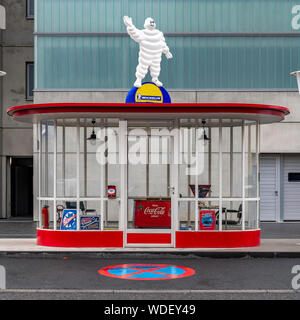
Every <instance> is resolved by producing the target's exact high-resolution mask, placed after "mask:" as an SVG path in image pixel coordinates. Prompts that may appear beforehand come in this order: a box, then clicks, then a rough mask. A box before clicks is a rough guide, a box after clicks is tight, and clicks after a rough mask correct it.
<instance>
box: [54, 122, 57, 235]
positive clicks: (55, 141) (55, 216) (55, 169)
mask: <svg viewBox="0 0 300 320" xmlns="http://www.w3.org/2000/svg"><path fill="white" fill-rule="evenodd" d="M53 130H54V135H53V155H54V157H53V199H54V203H53V225H54V230H56V229H57V228H56V220H57V212H56V197H57V195H56V181H57V168H56V167H57V125H56V120H54V124H53Z"/></svg>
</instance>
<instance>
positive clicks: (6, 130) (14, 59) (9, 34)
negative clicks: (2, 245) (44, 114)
mask: <svg viewBox="0 0 300 320" xmlns="http://www.w3.org/2000/svg"><path fill="white" fill-rule="evenodd" d="M0 4H1V5H2V6H3V7H4V8H5V11H6V29H5V30H2V31H1V47H0V51H1V53H0V55H1V68H0V69H1V70H3V71H5V72H6V75H5V76H4V77H1V79H0V87H1V100H0V101H1V102H0V103H1V120H0V121H1V128H0V137H1V143H0V154H1V170H0V172H1V197H0V199H1V200H0V201H1V206H0V208H1V212H0V218H9V217H25V216H28V217H32V201H31V199H32V193H33V192H32V182H31V181H32V166H33V163H32V153H33V148H32V126H31V125H27V124H20V123H16V122H15V121H12V119H10V117H8V116H7V114H6V110H7V108H9V107H10V106H12V105H17V104H27V103H32V100H33V96H32V89H33V82H32V80H33V78H32V77H33V72H32V71H31V70H29V69H30V68H32V65H33V61H34V49H33V21H34V20H33V12H32V11H31V10H32V8H33V5H34V3H33V1H29V0H28V1H25V0H13V1H10V0H3V1H0Z"/></svg>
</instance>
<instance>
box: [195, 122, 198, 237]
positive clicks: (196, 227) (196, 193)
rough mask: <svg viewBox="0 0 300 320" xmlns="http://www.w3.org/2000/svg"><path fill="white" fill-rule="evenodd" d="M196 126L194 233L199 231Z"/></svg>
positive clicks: (196, 142)
mask: <svg viewBox="0 0 300 320" xmlns="http://www.w3.org/2000/svg"><path fill="white" fill-rule="evenodd" d="M198 131H199V128H198V124H197V126H195V158H196V163H195V207H194V210H195V231H199V182H198V180H199V179H198V178H199V176H198V172H199V143H198V133H199V132H198Z"/></svg>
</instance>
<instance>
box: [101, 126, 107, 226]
mask: <svg viewBox="0 0 300 320" xmlns="http://www.w3.org/2000/svg"><path fill="white" fill-rule="evenodd" d="M102 124H103V123H102ZM100 129H101V130H103V131H104V130H105V127H104V125H102V126H101V127H100ZM105 136H106V132H105V131H104V141H105ZM103 156H104V155H103ZM105 181H106V180H105V164H104V163H103V162H101V164H100V197H101V201H100V223H101V230H102V231H103V230H104V200H103V198H104V184H105Z"/></svg>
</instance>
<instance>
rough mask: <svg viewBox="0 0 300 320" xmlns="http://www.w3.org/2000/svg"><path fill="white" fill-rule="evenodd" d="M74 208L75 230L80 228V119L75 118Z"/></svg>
mask: <svg viewBox="0 0 300 320" xmlns="http://www.w3.org/2000/svg"><path fill="white" fill-rule="evenodd" d="M76 147H77V148H76V210H77V230H79V229H80V219H79V218H80V217H79V213H80V200H79V198H80V119H77V126H76Z"/></svg>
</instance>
